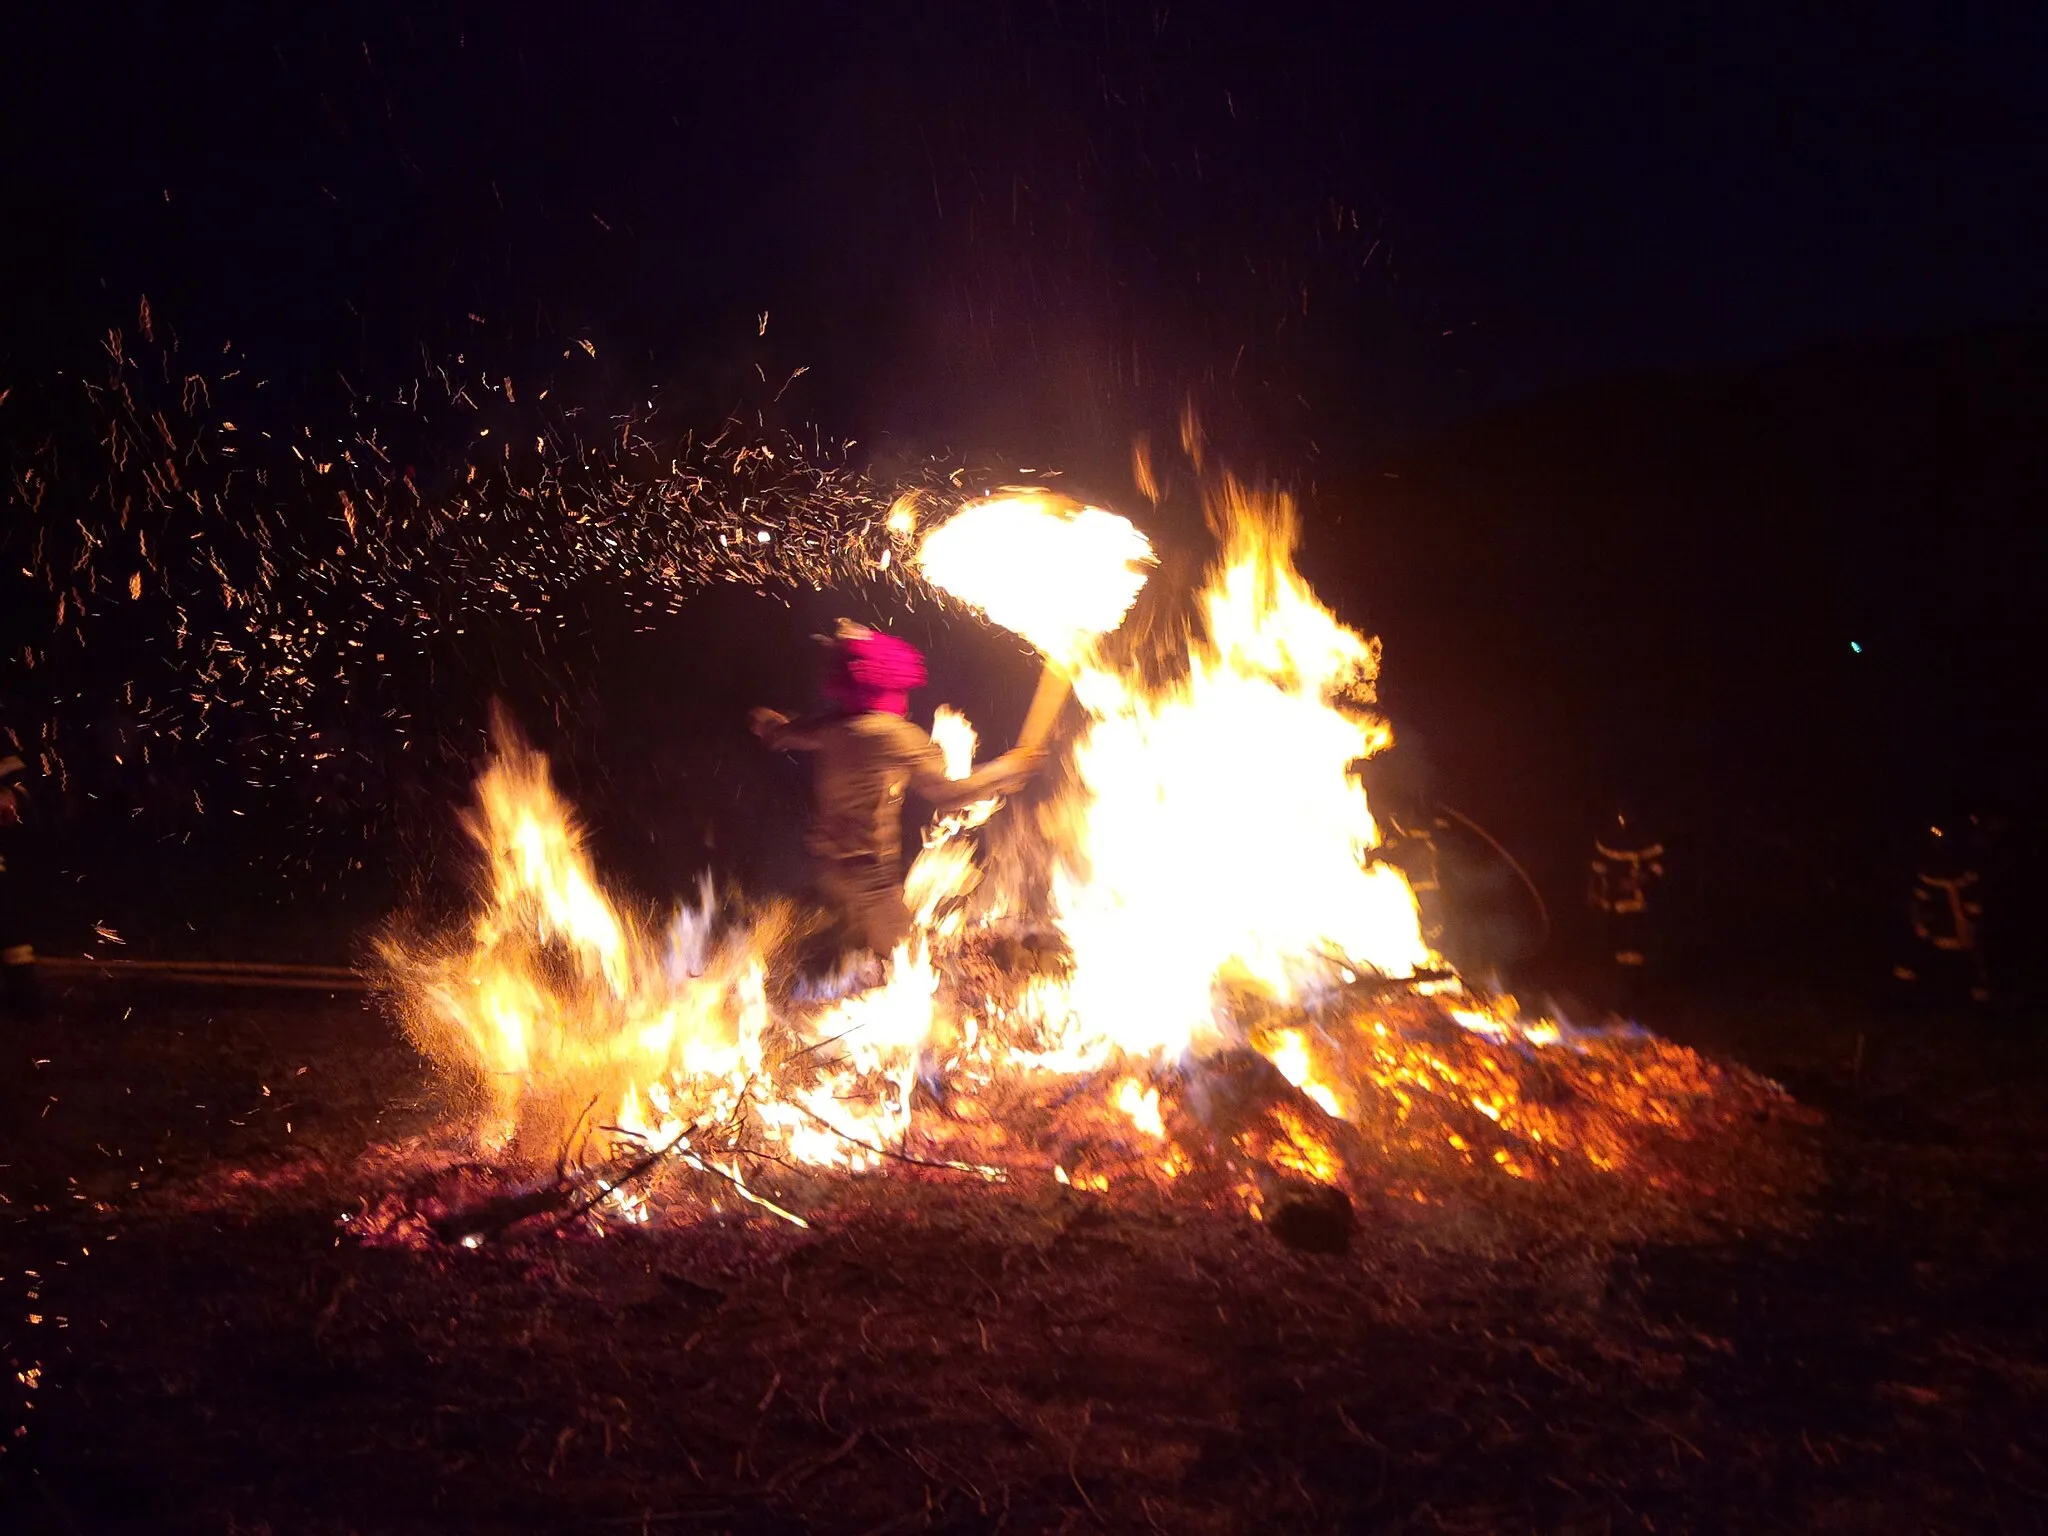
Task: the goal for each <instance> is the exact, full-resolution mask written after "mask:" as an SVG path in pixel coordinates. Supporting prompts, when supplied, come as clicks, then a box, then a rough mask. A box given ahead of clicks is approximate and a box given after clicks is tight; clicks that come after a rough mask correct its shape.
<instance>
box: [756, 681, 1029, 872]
mask: <svg viewBox="0 0 2048 1536" xmlns="http://www.w3.org/2000/svg"><path fill="white" fill-rule="evenodd" d="M766 740H767V743H768V745H769V746H771V747H774V748H777V749H778V750H782V751H790V752H809V753H811V754H812V756H813V758H814V759H815V767H814V768H813V782H814V784H815V786H816V790H815V792H816V796H817V813H816V816H815V819H814V820H813V821H812V823H811V833H810V838H809V844H810V848H811V851H812V852H813V853H816V854H818V855H820V856H821V857H824V858H829V859H847V858H863V857H874V858H879V859H882V860H884V861H889V860H893V859H895V858H897V857H898V856H899V855H900V853H901V852H902V842H903V824H902V815H903V797H904V795H905V794H906V793H910V794H914V795H916V796H917V797H918V798H919V799H920V800H923V801H925V802H926V803H927V804H929V805H931V806H932V807H933V808H934V809H935V810H941V811H947V810H952V809H955V808H956V807H958V806H963V805H970V804H972V803H973V802H974V801H976V800H981V799H985V798H986V797H988V796H989V795H992V794H1000V793H1002V792H1004V791H1005V790H1006V789H1008V788H1011V787H1013V784H1014V781H1015V775H1014V774H1013V773H1012V772H1011V771H1010V769H1009V768H1008V766H1007V765H1006V764H1004V763H1002V762H1001V760H1000V759H998V760H997V761H995V762H991V763H987V764H984V765H983V766H982V767H981V768H979V769H977V770H976V771H975V772H973V773H971V774H969V775H968V776H967V777H966V778H964V779H949V778H947V777H946V760H945V755H944V754H943V753H942V752H940V750H939V747H938V744H937V743H936V742H934V741H933V740H932V739H931V737H929V736H927V735H926V734H925V733H924V732H923V731H922V730H920V729H918V727H917V726H915V725H913V724H911V723H910V721H908V720H906V719H904V718H903V717H902V716H901V715H891V714H881V713H868V714H858V715H837V716H828V717H825V718H822V719H816V720H792V721H790V722H789V723H788V724H787V725H783V726H779V727H777V728H776V729H775V730H773V731H771V732H769V733H768V735H767V737H766Z"/></svg>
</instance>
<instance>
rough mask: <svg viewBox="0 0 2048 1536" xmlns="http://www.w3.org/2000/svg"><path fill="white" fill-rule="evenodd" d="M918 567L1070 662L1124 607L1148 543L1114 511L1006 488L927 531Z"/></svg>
mask: <svg viewBox="0 0 2048 1536" xmlns="http://www.w3.org/2000/svg"><path fill="white" fill-rule="evenodd" d="M917 563H918V566H919V568H920V569H921V570H922V571H923V572H924V574H925V577H926V579H927V580H929V581H930V582H931V583H932V584H933V585H934V586H937V587H941V588H943V589H944V590H946V591H947V592H950V593H952V594H953V596H955V597H957V598H959V599H960V600H961V601H962V602H964V603H968V604H970V605H971V606H973V607H975V608H978V609H980V610H981V611H982V612H983V613H985V614H987V615H988V616H989V618H991V619H993V620H994V621H995V622H996V623H998V624H1000V625H1002V626H1003V628H1005V629H1008V630H1013V631H1014V632H1016V633H1017V634H1020V635H1022V636H1023V637H1024V638H1025V639H1026V640H1029V641H1030V642H1031V643H1032V644H1033V645H1035V646H1036V647H1038V649H1039V650H1040V651H1042V652H1044V653H1045V656H1046V658H1047V659H1048V660H1050V661H1052V662H1054V663H1056V664H1058V665H1060V666H1063V667H1072V666H1074V665H1076V664H1077V663H1079V662H1080V661H1081V659H1082V658H1083V657H1084V656H1086V655H1087V654H1088V652H1089V649H1090V648H1091V647H1092V646H1093V645H1094V643H1095V642H1096V640H1097V639H1099V638H1100V637H1101V636H1102V635H1104V634H1106V633H1108V632H1109V631H1110V630H1113V629H1115V628H1116V627H1117V625H1119V624H1121V623H1122V622H1123V619H1124V615H1125V614H1127V613H1129V612H1130V610H1131V604H1132V603H1133V602H1135V601H1136V600H1137V596H1138V593H1139V591H1140V590H1141V589H1143V587H1144V585H1145V579H1146V576H1147V575H1148V574H1149V570H1150V567H1151V565H1152V545H1151V543H1150V542H1149V541H1148V540H1147V539H1146V537H1145V536H1144V535H1143V534H1142V533H1140V532H1138V530H1137V529H1136V528H1134V527H1132V526H1131V524H1130V522H1129V521H1128V520H1127V519H1125V518H1121V517H1118V516H1117V515H1116V514H1115V513H1114V512H1105V511H1103V510H1102V508H1100V507H1087V506H1082V505H1081V504H1080V503H1079V502H1076V501H1072V500H1069V499H1068V498H1067V497H1064V496H1060V495H1056V494H1055V493H1053V492H1051V491H1043V490H1022V491H1005V492H1003V493H1002V494H1000V495H996V496H990V497H987V498H985V499H983V500H980V501H973V502H969V503H968V504H967V505H966V506H964V507H962V508H961V509H960V510H959V511H958V512H956V513H954V514H953V516H951V517H950V518H948V519H947V520H946V521H945V522H944V523H942V524H940V525H939V526H938V527H937V528H935V529H933V530H932V531H931V532H930V533H929V534H927V535H926V536H925V539H924V542H923V543H922V544H921V545H919V547H918V552H917Z"/></svg>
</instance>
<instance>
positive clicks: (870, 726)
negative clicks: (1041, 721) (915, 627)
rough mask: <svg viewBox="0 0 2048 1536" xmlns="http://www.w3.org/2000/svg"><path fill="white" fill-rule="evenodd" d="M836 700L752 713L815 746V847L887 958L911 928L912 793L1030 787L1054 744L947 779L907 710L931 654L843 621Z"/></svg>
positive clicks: (849, 913)
mask: <svg viewBox="0 0 2048 1536" xmlns="http://www.w3.org/2000/svg"><path fill="white" fill-rule="evenodd" d="M827 644H828V652H827V660H826V676H825V684H824V690H823V691H824V694H825V707H824V709H823V710H821V711H820V712H819V713H817V714H815V715H812V716H810V717H807V718H805V719H801V720H791V719H790V718H789V717H788V716H787V715H783V714H780V713H778V712H777V711H775V710H772V709H757V710H755V711H754V713H753V717H752V724H753V729H754V734H755V735H756V736H758V737H760V738H761V740H762V741H763V742H765V743H766V744H767V745H768V746H770V747H771V748H774V749H775V750H777V751H785V752H808V753H810V754H811V757H812V761H813V769H812V772H813V781H812V782H813V790H814V798H815V806H814V810H813V815H812V821H811V828H810V834H809V836H808V838H807V839H806V843H807V846H808V847H809V848H810V851H811V853H812V855H813V857H814V858H815V859H816V861H817V882H818V887H819V890H820V891H821V893H822V894H823V895H824V897H825V899H826V901H827V903H828V904H829V905H830V906H831V907H832V908H833V909H834V911H835V912H836V913H837V915H838V919H839V923H840V928H841V933H842V936H843V937H844V938H845V939H846V940H848V941H850V943H851V944H853V945H855V946H858V947H862V948H866V949H869V950H872V951H873V952H874V953H875V954H877V955H879V956H882V957H884V958H887V957H888V956H889V955H890V954H892V953H893V952H894V951H895V949H896V946H897V945H899V944H901V943H902V942H903V941H904V940H905V939H907V938H908V937H909V936H910V929H911V915H910V910H909V907H908V906H907V905H906V904H905V901H904V897H903V879H904V866H903V799H904V795H905V794H906V792H907V793H910V794H914V795H916V796H917V797H918V799H920V800H922V801H924V802H925V803H926V804H927V805H928V806H930V807H931V808H932V809H933V810H937V811H949V810H954V809H957V808H959V807H961V806H964V805H970V804H972V803H973V802H974V801H976V800H983V799H986V798H987V797H988V796H990V795H996V794H1008V793H1011V792H1014V791H1015V790H1017V789H1020V788H1022V787H1023V785H1024V784H1025V783H1026V782H1027V781H1028V780H1029V779H1030V777H1031V775H1032V773H1033V772H1034V771H1035V770H1036V769H1037V767H1038V765H1039V764H1040V763H1041V762H1043V761H1044V756H1045V755H1044V754H1043V753H1042V752H1037V751H1027V750H1022V749H1013V750H1011V751H1009V752H1006V753H1004V754H1003V755H1002V756H1001V757H998V758H996V759H994V760H993V761H991V762H988V763H986V764H984V765H982V766H981V767H980V768H978V769H976V770H975V771H974V772H973V773H971V774H969V775H968V776H967V777H966V778H962V779H949V778H947V777H946V766H945V758H944V756H943V755H942V754H941V752H940V751H939V748H938V745H937V744H936V743H935V742H934V741H933V740H932V739H931V737H929V736H927V735H926V734H925V733H924V732H923V731H922V730H921V729H919V728H918V727H917V726H916V725H914V724H912V723H911V722H910V721H909V720H908V719H906V718H905V715H906V714H907V712H908V710H909V707H910V694H911V691H912V690H913V689H916V688H921V687H923V686H924V683H925V665H924V658H923V656H921V655H920V654H919V653H918V651H917V650H916V648H915V647H913V646H911V645H909V644H908V643H906V642H905V641H902V640H899V639H897V638H896V637H895V636H893V635H885V634H881V633H879V632H877V631H875V630H872V629H869V628H867V627H866V626H864V625H860V624H854V623H851V622H848V621H842V622H841V623H840V625H839V628H838V630H837V632H836V633H835V634H834V635H832V636H831V637H830V638H829V640H828V641H827Z"/></svg>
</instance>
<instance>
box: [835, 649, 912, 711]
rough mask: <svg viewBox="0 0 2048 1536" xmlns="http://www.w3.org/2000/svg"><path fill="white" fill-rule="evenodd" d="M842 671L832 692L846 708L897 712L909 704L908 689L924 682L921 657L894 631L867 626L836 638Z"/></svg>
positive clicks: (906, 707) (905, 709)
mask: <svg viewBox="0 0 2048 1536" xmlns="http://www.w3.org/2000/svg"><path fill="white" fill-rule="evenodd" d="M839 655H840V658H841V661H842V664H843V667H844V671H843V673H842V675H841V677H839V678H838V679H836V680H835V681H834V684H833V687H832V694H833V697H834V698H835V700H836V701H837V702H838V703H839V704H840V705H842V706H843V707H844V708H846V709H850V710H854V711H858V712H860V713H875V714H884V715H900V714H904V713H906V712H907V711H908V710H909V708H910V690H911V689H913V688H922V687H923V686H924V683H925V669H924V657H922V656H920V655H919V654H918V653H917V647H916V646H914V645H911V644H909V643H908V642H907V641H903V640H898V639H897V638H896V637H895V636H894V635H884V634H878V633H876V632H875V631H874V630H867V631H864V632H862V633H859V634H845V635H842V636H841V637H840V640H839Z"/></svg>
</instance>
